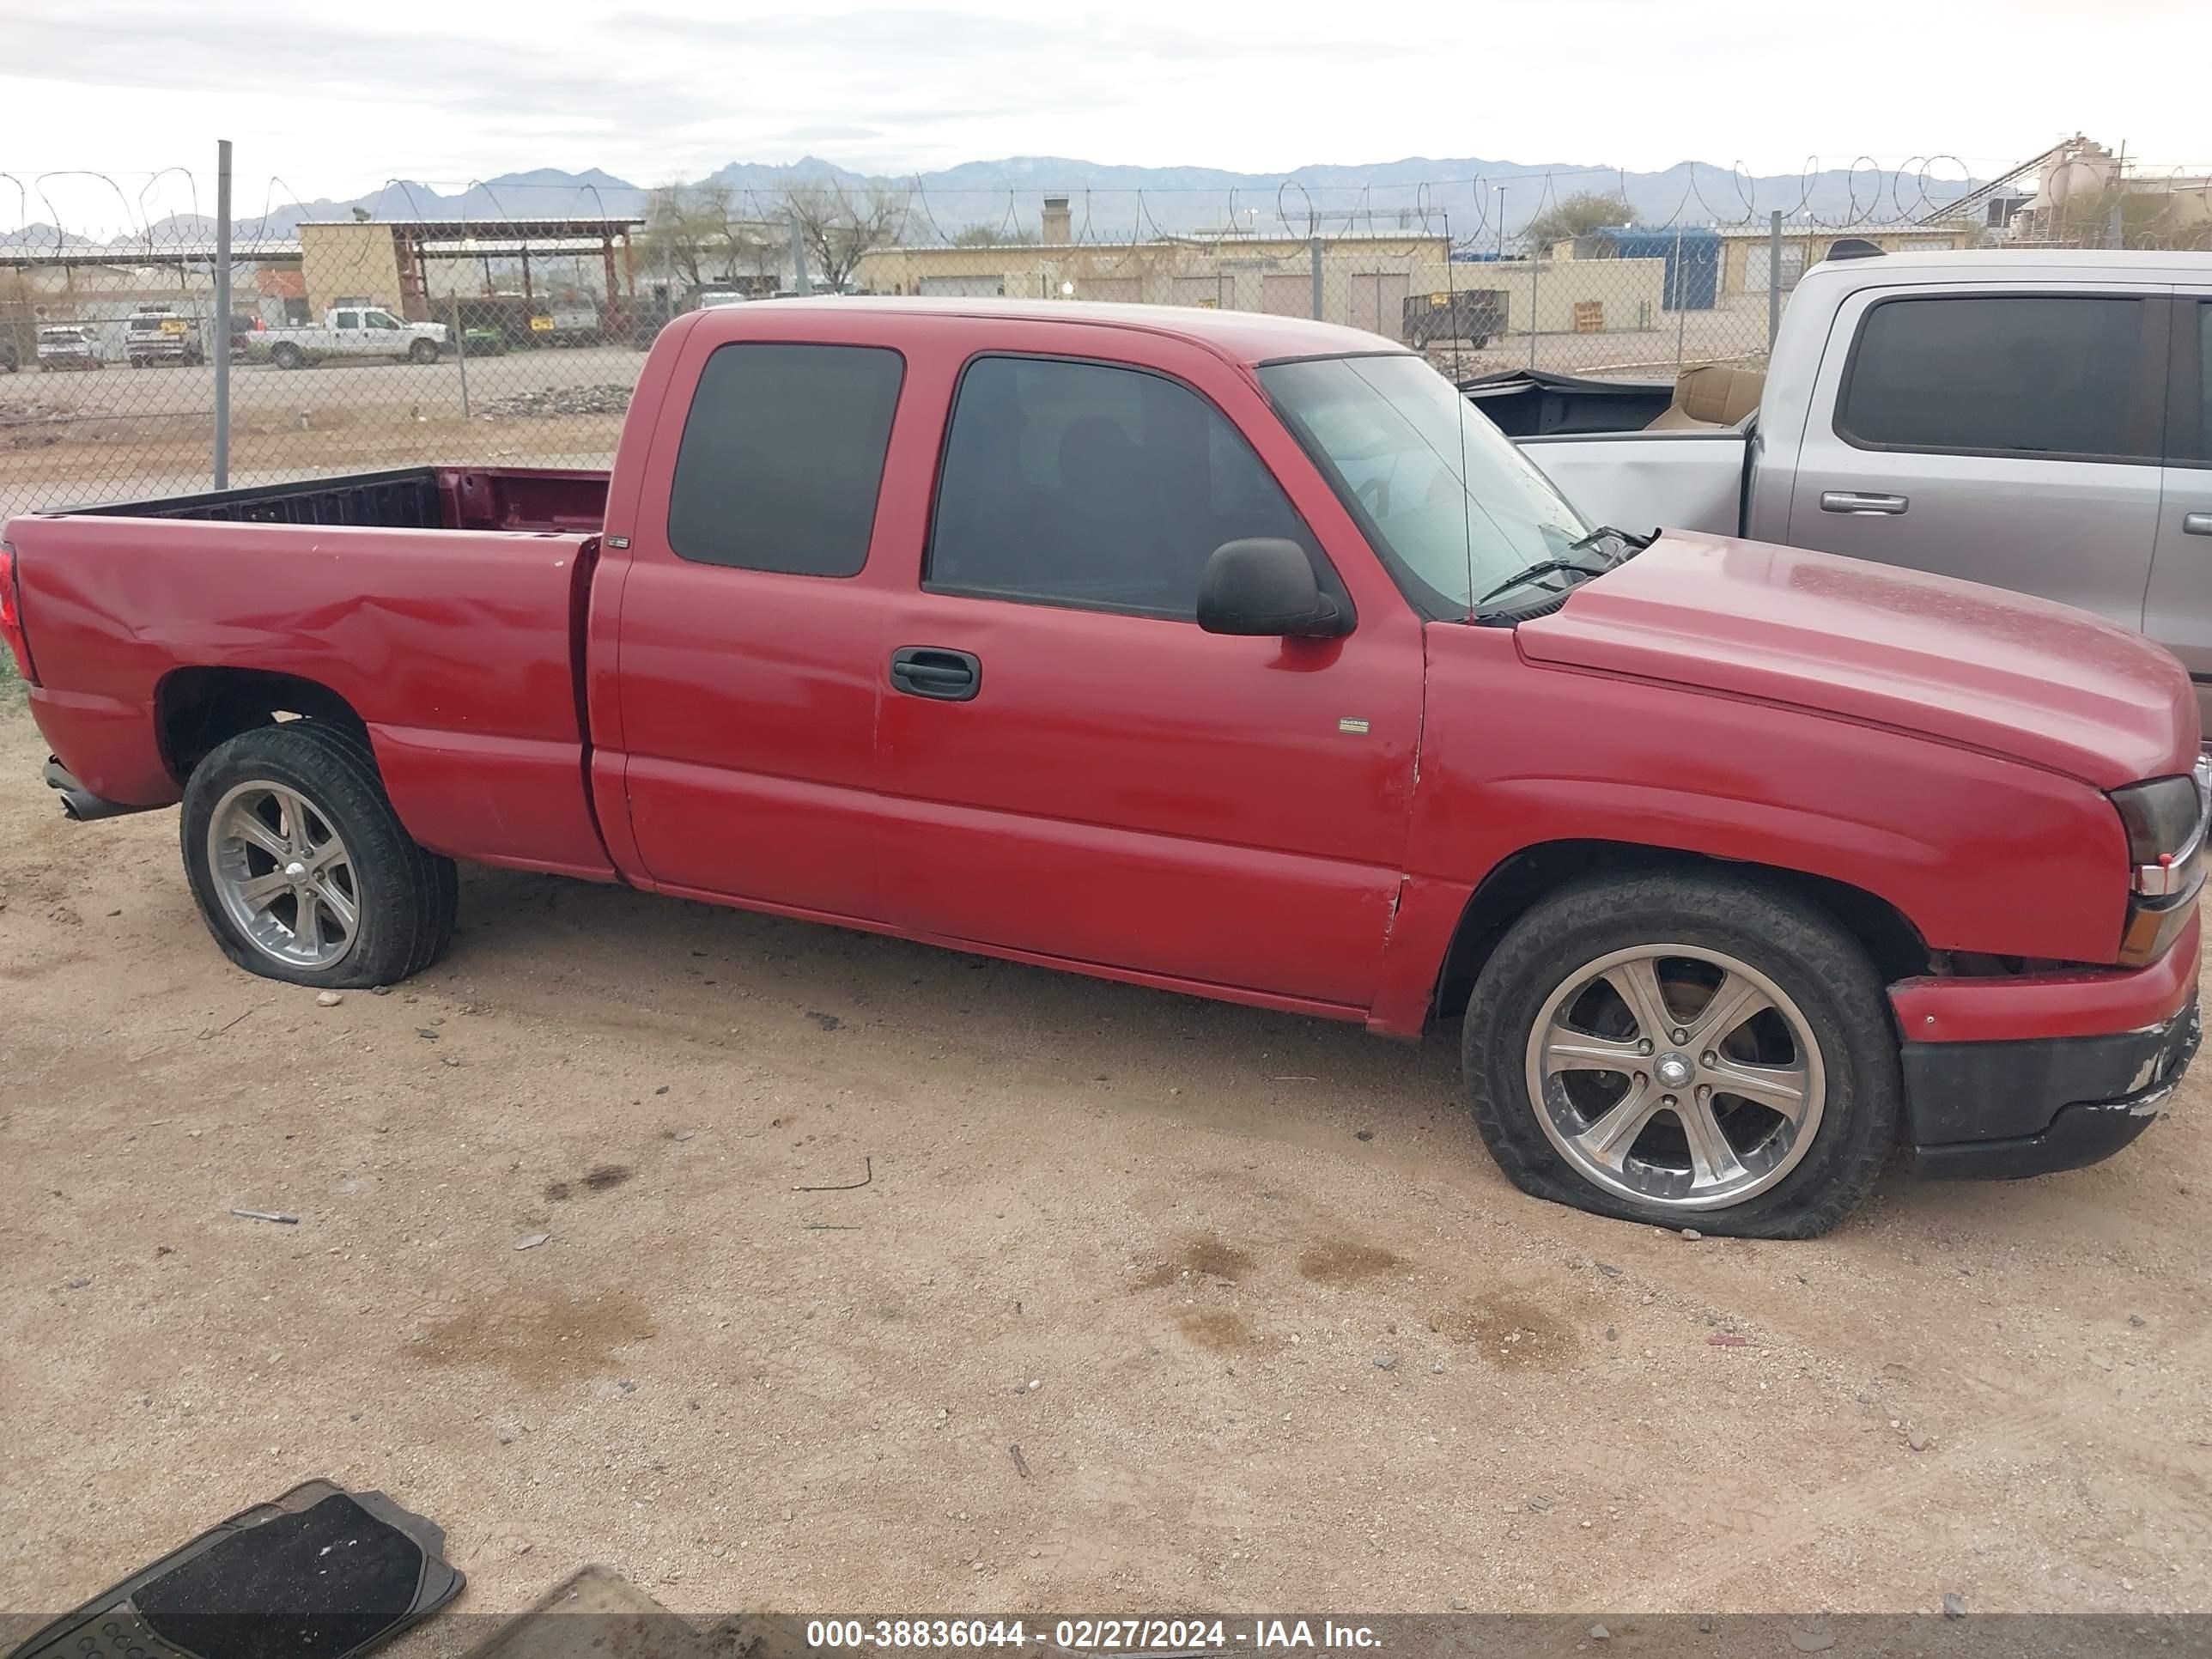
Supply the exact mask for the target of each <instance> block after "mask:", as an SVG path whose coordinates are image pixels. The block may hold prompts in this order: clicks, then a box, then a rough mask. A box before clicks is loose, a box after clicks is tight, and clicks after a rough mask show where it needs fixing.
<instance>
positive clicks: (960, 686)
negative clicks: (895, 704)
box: [891, 645, 983, 702]
mask: <svg viewBox="0 0 2212 1659" xmlns="http://www.w3.org/2000/svg"><path fill="white" fill-rule="evenodd" d="M891 689H892V690H895V691H903V692H905V693H906V694H907V695H908V696H910V697H934V698H936V699H937V700H938V701H939V702H967V701H969V699H970V698H971V697H973V696H975V694H976V693H977V692H978V691H981V690H982V689H983V665H982V664H981V662H979V661H977V660H976V659H975V656H974V655H973V654H972V653H969V652H966V651H947V650H945V649H943V648H942V647H938V646H934V645H902V646H901V647H899V648H898V649H897V650H896V651H894V652H892V653H891Z"/></svg>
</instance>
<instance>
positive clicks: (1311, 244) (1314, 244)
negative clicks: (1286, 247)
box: [1306, 236, 1322, 322]
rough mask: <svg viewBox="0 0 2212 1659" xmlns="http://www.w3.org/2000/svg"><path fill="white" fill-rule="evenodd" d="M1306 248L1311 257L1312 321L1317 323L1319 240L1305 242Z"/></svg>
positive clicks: (1319, 317) (1315, 238)
mask: <svg viewBox="0 0 2212 1659" xmlns="http://www.w3.org/2000/svg"><path fill="white" fill-rule="evenodd" d="M1306 247H1307V251H1308V252H1310V254H1311V255H1312V256H1313V319H1314V321H1316V322H1319V321H1321V302H1322V292H1321V238H1320V237H1318V236H1316V237H1314V238H1312V239H1311V240H1309V241H1308V242H1307V244H1306Z"/></svg>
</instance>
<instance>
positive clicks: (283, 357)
mask: <svg viewBox="0 0 2212 1659" xmlns="http://www.w3.org/2000/svg"><path fill="white" fill-rule="evenodd" d="M269 361H270V362H272V363H274V364H276V367H277V368H306V367H307V356H306V355H305V354H304V353H302V352H301V349H300V348H299V347H297V346H295V345H294V344H293V343H291V342H290V341H289V340H280V341H278V342H277V343H276V345H274V346H272V347H271V348H270V351H269Z"/></svg>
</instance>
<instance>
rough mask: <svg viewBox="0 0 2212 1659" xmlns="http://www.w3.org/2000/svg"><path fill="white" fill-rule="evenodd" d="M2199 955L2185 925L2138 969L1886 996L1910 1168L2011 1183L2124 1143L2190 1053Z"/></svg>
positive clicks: (1957, 982)
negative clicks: (1895, 1039) (1898, 1040)
mask: <svg viewBox="0 0 2212 1659" xmlns="http://www.w3.org/2000/svg"><path fill="white" fill-rule="evenodd" d="M2202 952H2203V927H2202V925H2201V924H2200V923H2199V922H2198V921H2197V917H2196V916H2195V915H2191V917H2190V918H2189V920H2188V921H2187V922H2186V923H2185V924H2184V926H2183V927H2182V931H2181V935H2180V937H2179V939H2176V940H2175V942H2174V944H2173V945H2172V948H2171V949H2170V950H2168V951H2166V953H2165V955H2163V956H2161V957H2159V958H2158V960H2157V961H2155V962H2153V963H2149V964H2148V966H2145V967H2142V968H2134V969H2068V970H2063V971H2061V972H2057V973H2046V974H2021V975H2014V976H2013V977H2011V978H2001V977H1991V978H1973V979H1967V978H1958V979H1952V978H1940V977H1931V978H1925V979H1909V980H1901V981H1899V982H1898V983H1897V984H1894V985H1893V986H1891V987H1889V1000H1890V1006H1891V1008H1892V1009H1893V1011H1894V1012H1895V1014H1896V1016H1897V1024H1898V1029H1899V1031H1900V1032H1902V1033H1903V1035H1904V1037H1905V1042H1904V1043H1903V1045H1902V1048H1901V1049H1900V1057H1901V1060H1902V1063H1903V1066H1904V1073H1905V1138H1906V1139H1907V1140H1909V1141H1910V1143H1911V1146H1912V1150H1913V1159H1914V1163H1915V1164H1916V1166H1917V1168H1918V1169H1919V1170H1921V1171H1923V1173H1925V1174H1928V1175H1933V1176H1971V1177H1981V1178H1984V1179H1994V1180H2012V1179H2015V1178H2016V1177H2018V1176H2034V1175H2048V1174H2050V1173H2051V1171H2053V1170H2076V1169H2079V1168H2081V1166H2082V1165H2083V1164H2094V1163H2096V1162H2097V1161H2098V1160H2099V1159H2100V1158H2110V1157H2111V1156H2112V1154H2113V1153H2114V1152H2118V1151H2119V1150H2120V1148H2121V1147H2123V1146H2126V1145H2127V1144H2128V1143H2129V1142H2130V1141H2131V1140H2133V1139H2135V1138H2136V1136H2137V1135H2139V1134H2141V1133H2142V1132H2143V1131H2144V1130H2145V1129H2146V1128H2148V1127H2149V1126H2150V1124H2151V1122H2152V1121H2154V1119H2155V1118H2156V1117H2157V1116H2158V1115H2159V1113H2160V1111H2162V1110H2163V1109H2165V1107H2166V1103H2167V1102H2168V1101H2169V1100H2170V1099H2171V1098H2172V1095H2173V1091H2174V1087H2175V1085H2177V1084H2179V1081H2180V1080H2181V1074H2182V1073H2183V1071H2184V1070H2185V1068H2186V1067H2187V1066H2188V1065H2189V1062H2190V1060H2191V1058H2192V1057H2193V1056H2194V1055H2195V1054H2196V1053H2197V1039H2198V1035H2199V1027H2198V1018H2197V973H2198V969H2199V968H2200V966H2201V965H2202Z"/></svg>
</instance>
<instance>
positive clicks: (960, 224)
mask: <svg viewBox="0 0 2212 1659" xmlns="http://www.w3.org/2000/svg"><path fill="white" fill-rule="evenodd" d="M699 182H700V183H701V184H703V185H721V186H725V187H727V188H728V189H729V190H730V191H732V193H733V194H734V195H735V196H736V197H737V198H738V206H739V210H740V211H750V212H756V213H759V214H763V215H765V214H767V213H769V212H770V211H772V210H773V209H774V206H775V201H776V199H777V197H779V196H780V195H781V193H782V192H783V191H786V190H787V189H789V188H791V187H792V186H793V185H800V184H809V183H830V184H835V185H839V186H841V187H842V188H843V189H845V190H848V191H854V192H866V191H890V192H893V193H895V194H896V195H898V196H901V197H904V198H905V199H906V200H907V202H908V228H907V231H906V235H905V240H909V241H931V240H940V239H945V238H950V237H951V236H952V235H955V234H958V233H959V232H960V231H962V230H963V229H968V228H970V227H974V226H978V225H981V226H985V227H989V228H994V229H996V230H1000V231H1002V232H1006V233H1009V234H1019V233H1028V234H1035V233H1036V229H1037V227H1038V220H1039V215H1040V211H1041V204H1042V198H1043V197H1045V196H1046V195H1048V194H1055V195H1066V196H1067V197H1070V198H1071V206H1072V210H1073V216H1074V223H1075V234H1076V236H1077V239H1078V240H1126V239H1127V238H1129V237H1131V236H1133V235H1139V234H1146V235H1150V234H1189V233H1204V232H1207V231H1220V230H1224V229H1226V228H1231V227H1232V226H1234V227H1236V228H1240V229H1247V230H1256V231H1260V232H1262V233H1266V232H1276V233H1280V232H1283V231H1285V230H1287V231H1288V232H1290V233H1291V234H1297V235H1306V234H1332V233H1345V232H1359V231H1388V230H1398V229H1424V228H1425V229H1427V230H1430V231H1431V232H1436V231H1442V230H1443V229H1445V228H1447V226H1449V229H1450V231H1451V233H1452V234H1453V235H1454V236H1455V237H1456V238H1460V239H1462V240H1465V239H1474V238H1480V239H1482V240H1487V239H1488V238H1489V237H1492V236H1494V235H1496V234H1498V231H1499V229H1500V222H1499V214H1498V209H1499V206H1500V204H1501V201H1502V205H1503V208H1504V214H1503V221H1504V223H1503V228H1504V233H1505V234H1506V235H1507V236H1508V237H1510V236H1513V235H1516V234H1519V232H1520V230H1521V229H1522V227H1524V226H1525V225H1526V224H1527V223H1528V221H1529V220H1530V219H1531V218H1533V217H1534V216H1536V215H1537V214H1538V213H1540V212H1541V211H1542V210H1544V209H1545V208H1547V207H1548V206H1550V205H1551V204H1553V203H1554V202H1556V201H1557V200H1559V198H1561V197H1566V196H1571V195H1574V194H1577V193H1580V192H1583V191H1591V192H1595V193H1598V194H1602V195H1611V196H1620V197H1624V198H1625V199H1626V201H1627V202H1628V204H1629V205H1630V207H1631V209H1632V210H1633V212H1634V215H1635V218H1636V222H1638V223H1639V224H1645V225H1656V226H1672V225H1674V224H1678V223H1680V224H1686V225H1703V224H1716V223H1718V224H1730V223H1744V222H1753V221H1758V220H1763V219H1764V218H1765V216H1766V215H1767V214H1768V212H1769V211H1770V210H1773V209H1777V208H1778V209H1781V210H1783V211H1784V213H1785V214H1786V215H1789V216H1791V217H1793V218H1795V217H1797V216H1810V217H1811V218H1813V219H1815V220H1817V221H1819V222H1822V223H1825V224H1838V223H1844V222H1850V221H1853V220H1873V221H1878V222H1894V221H1898V220H1903V219H1911V218H1917V217H1919V216H1921V215H1922V214H1923V213H1925V212H1928V211H1929V210H1932V209H1935V208H1936V207H1939V206H1941V205H1942V204H1944V203H1947V202H1949V201H1953V200H1955V199H1956V198H1958V197H1960V196H1963V195H1965V194H1966V193H1967V192H1968V191H1971V190H1972V189H1973V188H1974V187H1975V181H1973V180H1971V179H1941V180H1939V179H1928V178H1926V177H1924V176H1923V175H1921V174H1918V173H1911V172H1904V171H1893V170H1887V169H1877V168H1871V167H1869V168H1866V169H1863V170H1852V169H1847V168H1827V169H1823V170H1820V171H1817V172H1812V173H1805V174H1802V175H1800V174H1797V173H1783V174H1767V175H1764V176H1760V177H1749V176H1747V175H1743V174H1740V173H1735V172H1732V171H1731V170H1729V169H1728V168H1725V167H1715V166H1713V165H1711V163H1709V162H1705V161H1680V162H1677V163H1676V164H1675V165H1674V166H1673V167H1667V168H1665V169H1663V170H1662V171H1659V172H1656V173H1632V172H1626V171H1624V170H1622V169H1620V168H1614V167H1584V166H1577V165H1572V164H1568V163H1563V162H1562V163H1528V162H1518V161H1488V160H1484V159H1481V158H1479V157H1472V156H1468V157H1455V158H1437V157H1428V156H1411V157H1407V158H1406V159H1405V160H1402V161H1381V162H1370V163H1364V164H1361V165H1358V166H1334V165H1322V166H1314V167H1299V168H1297V169H1296V170H1294V171H1292V172H1290V173H1233V172H1229V171H1225V170H1224V169H1221V168H1218V167H1121V166H1115V165H1113V164H1110V163H1103V162H1097V161H1075V160H1072V159H1069V158H1066V157H1061V156H1039V155H1024V156H1012V157H1008V158H1006V159H1004V160H1000V161H967V162H963V163H961V164H960V165H958V166H957V167H945V168H941V169H939V170H937V171H934V172H929V173H918V174H907V175H904V176H902V177H896V178H894V177H890V176H887V175H882V174H871V173H857V172H854V171H853V170H851V169H850V168H847V167H839V166H837V165H836V164H835V163H833V162H829V161H822V160H820V159H819V158H817V157H814V156H808V157H805V158H804V159H802V160H800V161H794V162H791V163H787V164H775V165H772V164H769V163H765V162H755V161H733V162H732V163H730V164H729V165H728V166H727V167H722V168H720V169H719V170H717V171H716V172H714V173H711V174H709V175H708V177H707V178H706V179H702V180H700V181H699ZM1501 187H1502V188H1503V195H1502V197H1501V196H1500V193H1499V192H1500V188H1501ZM648 194H649V192H648V191H647V189H646V188H645V187H644V186H641V185H635V184H633V183H631V182H630V181H629V180H628V179H617V178H616V177H615V176H614V175H612V174H611V173H605V172H602V171H600V170H599V169H598V168H596V167H594V168H590V169H587V170H586V171H584V172H582V173H567V172H563V171H562V170H561V169H559V168H556V167H538V168H535V169H532V170H531V171H529V172H525V173H506V174H502V175H501V176H500V177H498V178H495V179H486V180H483V181H481V182H478V183H476V184H472V185H470V186H469V187H468V188H467V189H465V190H463V191H457V192H455V193H453V194H451V195H447V194H446V193H443V192H441V191H438V190H435V189H433V188H432V187H430V186H429V185H422V184H416V183H411V182H409V181H405V180H394V181H392V183H389V184H387V185H384V186H383V187H382V188H381V189H379V190H376V191H371V192H369V193H368V195H365V196H359V197H354V198H352V199H351V200H349V201H336V200H332V199H330V198H327V197H325V198H322V199H319V200H316V201H313V202H304V203H302V202H294V203H287V204H283V205H282V206H276V207H272V208H270V210H269V211H268V212H267V213H266V214H265V216H261V217H258V218H252V219H244V220H241V221H240V222H239V224H238V225H237V227H236V229H235V234H236V235H237V236H238V237H239V238H240V239H241V240H244V239H246V238H250V237H254V236H262V235H266V236H289V234H290V233H291V231H292V229H293V228H294V227H295V226H296V225H298V224H299V223H300V222H301V221H303V220H321V219H347V218H351V217H354V216H356V210H361V211H362V212H365V213H366V214H367V215H368V216H369V217H371V218H374V219H382V220H392V219H522V218H530V219H559V218H599V217H635V216H642V215H643V213H644V212H645V210H646V204H647V198H648ZM212 228H213V226H212V222H210V221H208V220H206V219H204V218H203V217H199V216H193V215H177V216H172V217H170V218H167V219H164V220H161V221H157V222H155V223H154V224H153V225H152V226H151V227H149V232H150V234H151V236H152V238H153V240H155V242H156V243H159V242H161V241H163V240H172V241H173V240H185V239H191V240H197V239H198V238H199V237H201V236H202V235H204V234H207V233H209V232H210V231H211V230H212ZM86 240H88V239H83V238H79V237H75V236H70V235H67V234H64V233H61V232H58V231H56V230H55V229H54V228H52V226H26V227H24V228H22V229H21V230H18V231H15V232H11V233H9V234H5V235H0V246H4V245H9V244H21V243H25V242H32V243H35V244H37V245H42V246H54V245H55V244H56V243H57V241H61V242H66V243H77V242H82V241H86ZM117 240H118V242H123V241H128V240H143V238H140V239H131V238H118V239H117Z"/></svg>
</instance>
